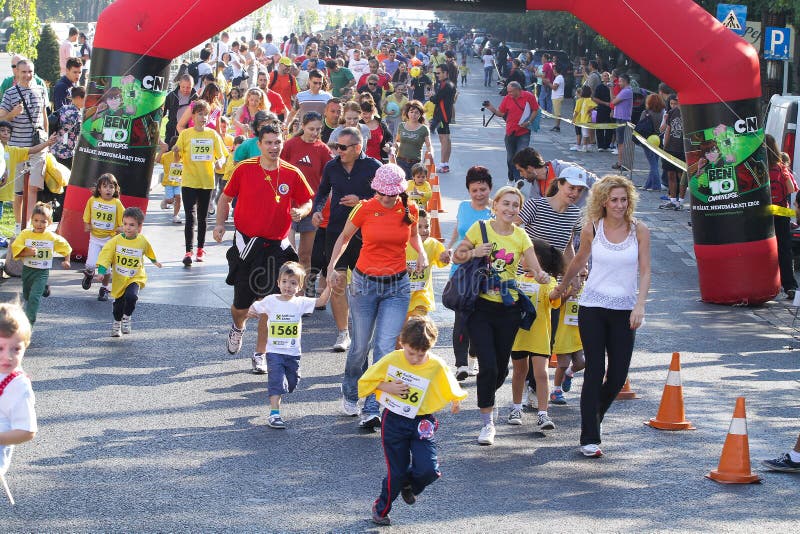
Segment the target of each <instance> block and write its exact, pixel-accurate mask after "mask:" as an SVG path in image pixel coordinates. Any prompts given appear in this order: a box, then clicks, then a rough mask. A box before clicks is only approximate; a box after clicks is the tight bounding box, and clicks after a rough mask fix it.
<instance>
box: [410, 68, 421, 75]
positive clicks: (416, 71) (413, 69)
mask: <svg viewBox="0 0 800 534" xmlns="http://www.w3.org/2000/svg"><path fill="white" fill-rule="evenodd" d="M409 73H410V74H411V77H412V78H417V77H418V76H419V73H420V70H419V67H411V70H410V71H409Z"/></svg>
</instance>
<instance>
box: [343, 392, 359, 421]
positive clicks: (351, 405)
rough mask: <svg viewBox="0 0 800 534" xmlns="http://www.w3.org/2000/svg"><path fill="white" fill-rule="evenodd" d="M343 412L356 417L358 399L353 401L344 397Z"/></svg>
mask: <svg viewBox="0 0 800 534" xmlns="http://www.w3.org/2000/svg"><path fill="white" fill-rule="evenodd" d="M342 412H344V414H345V415H346V416H348V417H355V416H357V415H358V412H359V409H358V401H356V402H352V401H349V400H347V399H345V398H344V397H342Z"/></svg>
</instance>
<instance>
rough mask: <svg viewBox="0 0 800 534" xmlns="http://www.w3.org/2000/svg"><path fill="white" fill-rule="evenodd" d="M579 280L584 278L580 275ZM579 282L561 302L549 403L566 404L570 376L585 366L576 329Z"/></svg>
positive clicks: (578, 333) (579, 335)
mask: <svg viewBox="0 0 800 534" xmlns="http://www.w3.org/2000/svg"><path fill="white" fill-rule="evenodd" d="M580 276H581V281H582V280H583V278H586V276H585V275H580ZM580 290H581V284H580V283H578V284H575V283H573V284H572V285H571V286H570V291H569V293H568V294H567V295H566V299H564V302H563V303H562V304H561V310H560V313H559V316H558V317H559V319H558V328H556V339H555V343H554V344H553V352H555V353H556V355H557V356H558V368H557V369H556V373H555V377H554V378H553V392H552V393H551V394H550V403H551V404H566V403H567V399H565V398H564V393H566V392H568V391H569V390H570V389H572V377H573V375H574V374H575V373H577V372H578V371H582V370H583V368H584V367H586V360H585V359H584V357H583V344H582V343H581V333H580V332H579V331H578V310H579V309H580V307H579V306H578V298H579V297H580Z"/></svg>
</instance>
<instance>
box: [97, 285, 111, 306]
mask: <svg viewBox="0 0 800 534" xmlns="http://www.w3.org/2000/svg"><path fill="white" fill-rule="evenodd" d="M108 293H109V291H108V289H106V288H104V287H101V288H100V291H99V292H98V293H97V300H99V301H100V302H108Z"/></svg>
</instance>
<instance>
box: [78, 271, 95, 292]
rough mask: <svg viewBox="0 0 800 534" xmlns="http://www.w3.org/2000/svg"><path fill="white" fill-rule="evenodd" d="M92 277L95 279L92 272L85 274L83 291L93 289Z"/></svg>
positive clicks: (82, 284) (82, 282)
mask: <svg viewBox="0 0 800 534" xmlns="http://www.w3.org/2000/svg"><path fill="white" fill-rule="evenodd" d="M92 277H94V273H93V272H91V271H84V272H83V281H81V287H82V288H83V289H86V290H88V289H90V288H91V287H92Z"/></svg>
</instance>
